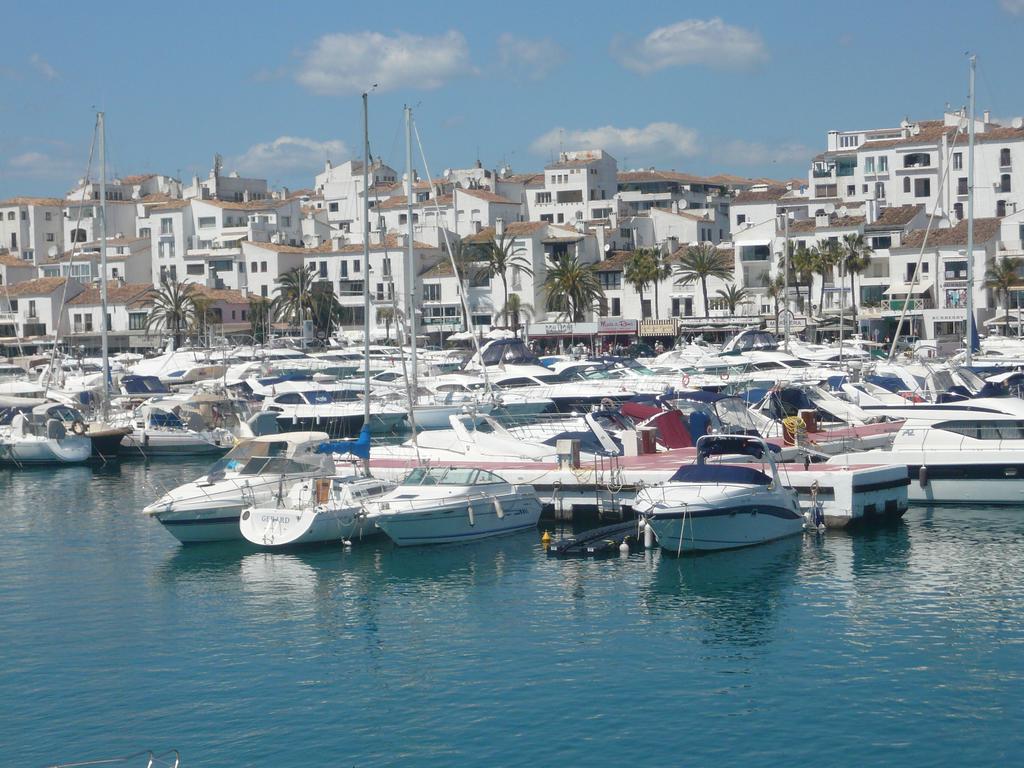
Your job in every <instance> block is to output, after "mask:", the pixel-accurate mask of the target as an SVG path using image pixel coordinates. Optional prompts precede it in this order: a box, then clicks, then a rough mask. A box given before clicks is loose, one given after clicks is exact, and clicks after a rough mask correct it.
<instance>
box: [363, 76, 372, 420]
mask: <svg viewBox="0 0 1024 768" xmlns="http://www.w3.org/2000/svg"><path fill="white" fill-rule="evenodd" d="M369 178H370V118H369V115H368V107H367V94H366V93H364V94H363V367H364V369H365V370H364V372H363V384H364V386H365V387H366V392H365V394H364V395H363V425H364V426H366V427H369V426H370V185H369Z"/></svg>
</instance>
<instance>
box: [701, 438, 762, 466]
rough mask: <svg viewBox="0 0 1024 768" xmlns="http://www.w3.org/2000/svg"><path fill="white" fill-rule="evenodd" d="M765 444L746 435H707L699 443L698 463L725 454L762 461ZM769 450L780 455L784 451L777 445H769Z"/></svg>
mask: <svg viewBox="0 0 1024 768" xmlns="http://www.w3.org/2000/svg"><path fill="white" fill-rule="evenodd" d="M763 446H764V444H763V443H762V442H761V441H760V440H752V439H750V438H749V437H746V436H744V435H707V436H705V437H702V438H701V439H700V440H698V441H697V461H698V462H701V461H703V460H704V457H705V456H721V455H723V454H733V453H734V454H740V455H742V456H753V457H754V458H755V459H760V458H761V457H762V456H764V447H763ZM768 449H769V450H770V451H772V452H773V453H779V452H780V451H781V450H782V449H781V448H779V446H777V445H772V444H771V443H769V444H768Z"/></svg>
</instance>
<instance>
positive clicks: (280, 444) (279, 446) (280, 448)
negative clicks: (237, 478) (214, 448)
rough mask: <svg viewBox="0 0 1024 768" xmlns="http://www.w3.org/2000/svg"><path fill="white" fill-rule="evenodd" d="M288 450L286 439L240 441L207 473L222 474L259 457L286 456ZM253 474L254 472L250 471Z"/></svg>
mask: <svg viewBox="0 0 1024 768" xmlns="http://www.w3.org/2000/svg"><path fill="white" fill-rule="evenodd" d="M287 452H288V442H287V441H285V440H274V441H272V442H269V443H268V442H256V441H254V440H250V441H247V442H244V443H239V444H238V445H236V446H235V447H234V448H232V449H231V450H230V451H228V452H227V453H226V454H224V458H222V459H220V460H219V461H217V462H216V463H215V464H214V465H213V466H212V467H210V470H209V472H207V473H206V474H207V475H221V474H223V473H224V472H225V471H226V470H229V469H238V468H239V467H243V466H245V465H246V462H248V461H249V459H252V458H257V457H263V458H266V457H272V456H284V455H285V454H286V453H287ZM250 474H252V473H250Z"/></svg>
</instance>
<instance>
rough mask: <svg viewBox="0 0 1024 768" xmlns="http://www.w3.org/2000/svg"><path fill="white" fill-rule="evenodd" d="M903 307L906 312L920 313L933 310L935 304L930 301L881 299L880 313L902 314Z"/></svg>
mask: <svg viewBox="0 0 1024 768" xmlns="http://www.w3.org/2000/svg"><path fill="white" fill-rule="evenodd" d="M904 306H905V307H906V310H907V312H921V311H923V310H925V309H935V302H934V301H932V300H931V299H882V313H883V314H884V313H886V312H902V311H903V308H904Z"/></svg>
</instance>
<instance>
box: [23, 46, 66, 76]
mask: <svg viewBox="0 0 1024 768" xmlns="http://www.w3.org/2000/svg"><path fill="white" fill-rule="evenodd" d="M28 60H29V62H30V63H31V64H32V66H33V67H35V69H36V71H37V72H39V74H41V75H42V76H43V77H45V78H46V79H47V80H56V79H57V78H58V77H60V73H59V72H58V71H57V70H56V69H54V68H53V66H52V65H51V64H50V62H48V61H47V60H46V59H44V58H43V57H42V56H40V55H39V54H38V53H33V54H32V55H31V56H29V57H28Z"/></svg>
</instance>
